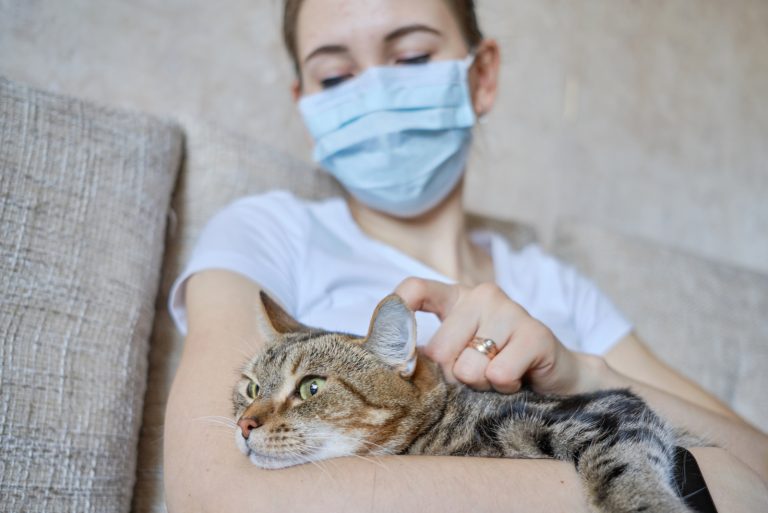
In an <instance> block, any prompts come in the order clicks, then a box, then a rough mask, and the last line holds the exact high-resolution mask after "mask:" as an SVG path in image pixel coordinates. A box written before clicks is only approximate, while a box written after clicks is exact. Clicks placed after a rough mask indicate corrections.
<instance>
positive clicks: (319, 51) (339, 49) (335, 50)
mask: <svg viewBox="0 0 768 513" xmlns="http://www.w3.org/2000/svg"><path fill="white" fill-rule="evenodd" d="M348 52H349V48H347V47H346V46H344V45H323V46H319V47H317V48H315V49H314V50H312V51H311V52H310V53H309V55H307V56H306V57H305V58H304V63H305V64H306V63H307V61H309V60H310V59H312V58H313V57H317V56H318V55H328V54H339V53H348Z"/></svg>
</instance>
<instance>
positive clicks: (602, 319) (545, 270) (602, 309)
mask: <svg viewBox="0 0 768 513" xmlns="http://www.w3.org/2000/svg"><path fill="white" fill-rule="evenodd" d="M512 258H513V266H512V267H513V268H514V269H515V272H514V275H513V277H512V280H511V281H512V282H513V283H514V284H515V286H514V287H512V288H511V289H510V291H509V293H510V297H512V298H513V299H515V300H517V301H518V302H520V303H521V304H522V305H523V306H524V307H525V308H527V309H528V311H529V312H530V313H531V315H533V316H534V317H536V318H537V319H539V320H540V321H542V322H544V324H546V325H547V326H548V327H549V328H550V329H552V330H553V331H554V333H555V335H557V336H558V337H559V338H560V340H561V342H563V344H565V345H566V346H567V347H569V348H570V349H574V350H576V351H581V352H585V353H592V354H604V353H605V352H607V351H608V350H609V349H610V348H611V347H613V345H614V344H616V342H618V341H619V340H620V339H621V338H623V337H624V336H626V335H627V334H628V333H629V332H630V331H632V324H631V323H630V322H629V321H628V320H627V319H626V317H624V315H623V314H622V313H621V312H620V311H619V309H618V308H616V306H615V305H614V304H613V303H612V302H611V300H610V299H608V298H607V297H606V296H605V294H603V293H602V291H601V290H600V289H599V288H598V287H597V285H595V283H593V282H592V280H589V279H588V278H585V277H584V276H582V275H581V274H579V273H578V272H577V271H576V269H574V268H573V267H571V266H570V265H568V264H566V263H564V262H562V261H560V260H559V259H557V258H555V257H553V256H551V255H549V254H547V253H546V252H544V251H543V250H542V249H541V247H540V246H538V245H537V244H531V245H529V246H526V247H525V248H523V249H522V250H520V251H518V252H515V253H513V256H512Z"/></svg>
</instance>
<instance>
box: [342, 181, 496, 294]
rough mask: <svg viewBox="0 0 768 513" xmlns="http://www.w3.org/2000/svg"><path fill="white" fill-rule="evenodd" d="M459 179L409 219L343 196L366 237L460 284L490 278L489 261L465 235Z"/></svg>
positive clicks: (491, 262)
mask: <svg viewBox="0 0 768 513" xmlns="http://www.w3.org/2000/svg"><path fill="white" fill-rule="evenodd" d="M463 189H464V187H463V182H462V183H460V184H459V185H458V186H457V187H456V188H455V189H454V190H453V192H452V193H451V194H450V195H449V196H448V197H447V198H446V199H445V200H444V201H443V202H442V203H441V204H440V205H438V206H437V207H435V208H434V209H432V210H430V211H429V212H427V213H426V214H424V215H422V216H419V217H416V218H413V219H400V218H396V217H392V216H389V215H386V214H382V213H381V212H377V211H375V210H371V209H370V208H368V207H366V206H365V205H363V204H361V203H360V202H359V201H357V200H355V199H354V198H352V197H348V198H347V202H348V204H349V210H350V213H351V214H352V217H353V218H354V220H355V222H356V223H357V224H358V226H360V228H361V229H362V230H363V232H365V233H366V234H367V235H368V236H369V237H371V238H374V239H376V240H379V241H381V242H384V243H386V244H389V245H390V246H393V247H395V248H397V249H399V250H400V251H402V252H403V253H405V254H407V255H409V256H411V257H413V258H415V259H417V260H419V261H421V262H423V263H424V264H426V265H428V266H429V267H431V268H433V269H435V270H436V271H437V272H439V273H442V274H444V275H445V276H447V277H449V278H451V279H453V280H456V282H458V283H461V284H464V285H469V286H472V285H477V284H479V283H482V282H485V281H493V279H494V275H493V261H492V259H491V257H490V255H488V254H487V253H486V252H485V251H483V250H482V249H480V248H478V247H477V246H475V245H474V244H472V241H471V240H470V238H469V233H468V231H467V227H466V219H465V215H464V208H463V201H462V192H463Z"/></svg>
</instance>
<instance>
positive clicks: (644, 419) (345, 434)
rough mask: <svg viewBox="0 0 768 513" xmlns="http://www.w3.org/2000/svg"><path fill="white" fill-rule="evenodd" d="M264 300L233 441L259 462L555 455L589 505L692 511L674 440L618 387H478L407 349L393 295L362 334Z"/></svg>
mask: <svg viewBox="0 0 768 513" xmlns="http://www.w3.org/2000/svg"><path fill="white" fill-rule="evenodd" d="M263 300H264V303H265V307H266V312H267V314H268V317H269V322H270V326H269V327H270V329H272V333H271V334H270V335H269V337H268V338H270V339H272V341H273V343H272V344H270V345H269V346H268V347H267V348H266V349H265V351H263V352H262V353H261V354H259V355H257V356H256V357H255V358H254V359H253V360H252V361H250V362H249V363H248V365H247V366H246V367H245V369H244V371H243V378H244V379H243V380H242V381H241V382H240V383H239V384H238V386H237V387H236V389H235V393H234V405H235V415H236V418H239V421H238V426H239V429H238V432H237V433H236V442H237V445H238V447H239V448H240V449H241V451H243V452H244V453H245V454H246V455H248V456H249V457H250V459H251V461H252V462H253V463H254V464H256V465H258V466H261V467H264V468H282V467H286V466H290V465H295V464H299V463H305V462H309V461H317V460H322V459H327V458H333V457H340V456H347V455H351V454H358V455H386V454H429V455H454V456H459V455H460V456H485V457H505V458H555V459H558V460H563V461H569V462H571V463H573V464H574V465H575V467H576V470H577V472H578V473H579V475H580V477H581V478H582V480H583V482H584V486H585V490H586V492H587V496H588V497H589V499H590V503H591V504H592V506H593V507H594V508H595V509H596V510H597V511H602V512H619V511H621V512H624V511H627V512H629V511H647V512H685V511H689V510H688V509H687V507H686V506H685V504H684V502H683V501H682V500H681V499H680V498H679V497H678V495H677V493H676V491H675V488H674V481H673V461H674V453H675V448H676V446H678V445H683V444H684V442H683V440H682V439H681V438H680V437H679V436H678V434H677V432H676V431H675V430H673V429H672V428H671V427H669V426H668V425H667V424H665V423H664V422H663V421H662V420H661V419H660V418H659V417H658V416H657V415H656V414H654V413H653V412H652V411H651V410H650V409H649V408H648V406H647V405H646V404H645V403H644V402H643V401H642V400H641V399H640V398H639V397H637V396H636V395H634V394H632V393H631V392H629V391H627V390H608V391H599V392H594V393H591V394H582V395H575V396H552V395H540V394H536V393H534V392H532V391H529V390H523V391H521V392H518V393H515V394H498V393H493V392H477V391H474V390H471V389H470V388H468V387H465V386H463V385H460V384H452V383H447V382H446V381H445V379H443V376H442V374H441V372H440V369H439V367H438V366H437V365H435V364H434V363H432V362H430V361H428V360H427V359H425V358H417V357H416V352H415V332H414V329H415V325H414V324H413V316H412V314H411V313H410V312H409V311H408V310H407V308H406V307H405V305H404V304H403V303H402V302H401V301H400V300H399V299H398V298H396V297H393V296H390V297H389V298H387V299H385V300H384V301H382V303H381V304H380V305H379V308H377V311H376V313H375V314H374V319H373V321H372V323H371V331H370V332H369V335H368V337H366V338H365V339H361V338H359V337H353V336H349V335H344V334H339V333H328V332H324V331H320V330H311V329H309V328H306V327H304V326H301V325H299V324H297V323H296V322H295V321H293V320H292V319H290V318H289V317H287V314H285V312H283V311H282V310H281V309H280V308H279V307H278V306H277V305H276V304H274V303H273V302H271V300H269V298H268V297H263Z"/></svg>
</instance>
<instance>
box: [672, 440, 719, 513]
mask: <svg viewBox="0 0 768 513" xmlns="http://www.w3.org/2000/svg"><path fill="white" fill-rule="evenodd" d="M675 485H676V486H677V492H678V493H679V494H680V496H681V497H682V498H683V500H684V501H685V503H686V504H687V505H688V507H689V508H691V509H692V510H694V511H697V512H699V513H717V509H715V503H714V502H712V496H711V495H710V494H709V489H708V488H707V483H706V482H705V481H704V477H703V476H702V475H701V469H699V464H698V463H696V460H695V459H694V457H693V455H692V454H691V453H690V452H688V450H687V449H684V448H683V447H675Z"/></svg>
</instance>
